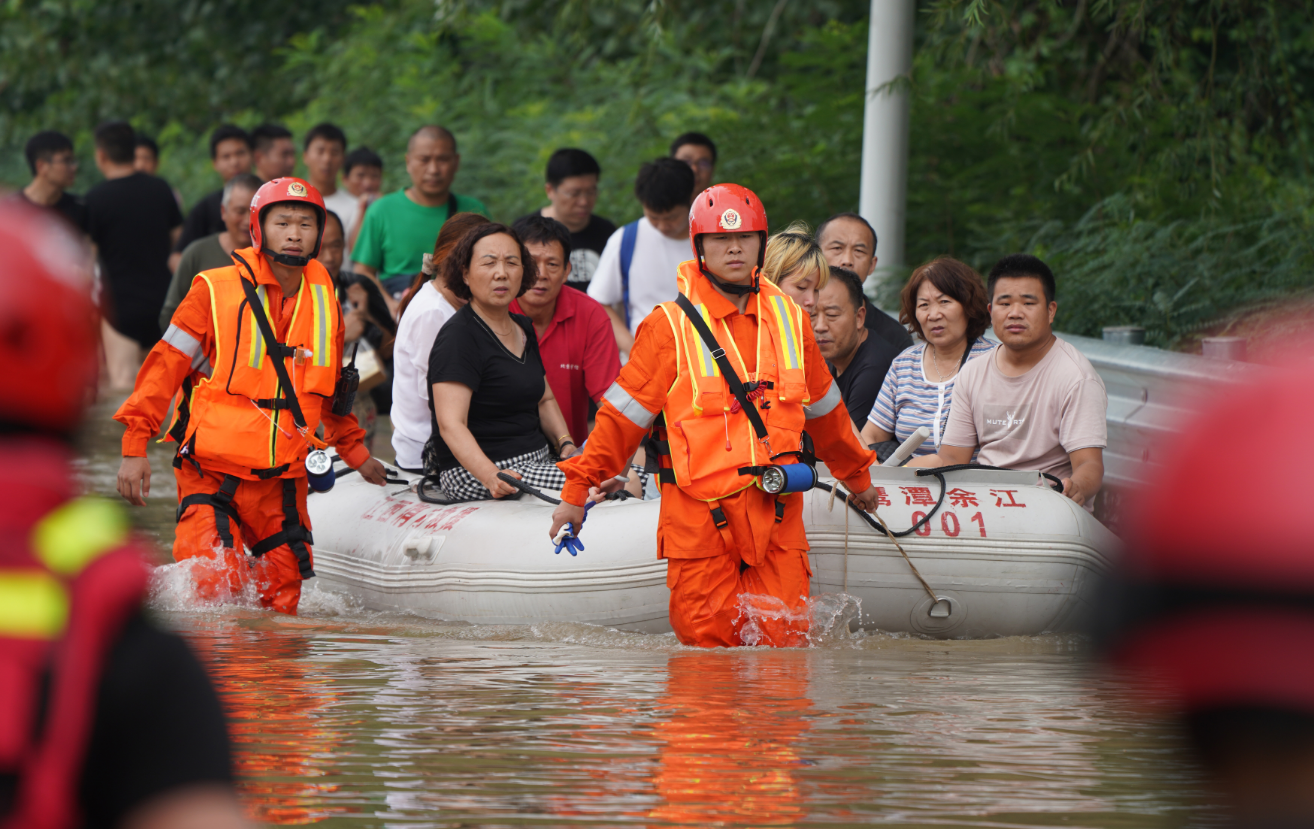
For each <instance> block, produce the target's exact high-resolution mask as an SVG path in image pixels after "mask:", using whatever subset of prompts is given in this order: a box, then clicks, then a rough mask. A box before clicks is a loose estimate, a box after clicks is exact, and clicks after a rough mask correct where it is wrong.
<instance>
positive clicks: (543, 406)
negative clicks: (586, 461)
mask: <svg viewBox="0 0 1314 829" xmlns="http://www.w3.org/2000/svg"><path fill="white" fill-rule="evenodd" d="M538 422H539V423H541V424H542V428H543V434H544V435H546V436H547V439H548V440H549V441H551V442H552V444H553V447H554V448H555V449H556V450H557V454H558V455H560V456H561V459H562V460H565V459H566V458H573V457H575V456H576V455H578V454H579V447H578V446H576V445H575V439H574V438H572V437H571V436H570V427H569V426H567V425H566V416H565V415H563V414H562V413H561V407H560V406H558V405H557V398H556V396H555V395H553V394H552V386H550V385H549V384H547V383H546V382H545V383H544V384H543V397H542V399H541V400H539V401H538ZM562 435H564V436H565V437H564V439H563V440H562V441H560V442H558V441H557V438H559V437H561V436H562Z"/></svg>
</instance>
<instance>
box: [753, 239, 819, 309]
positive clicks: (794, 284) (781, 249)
mask: <svg viewBox="0 0 1314 829" xmlns="http://www.w3.org/2000/svg"><path fill="white" fill-rule="evenodd" d="M762 274H763V275H764V276H766V278H767V279H769V280H771V281H772V282H774V283H776V284H777V285H779V286H780V290H782V291H784V292H785V293H786V294H788V295H789V296H790V297H791V298H792V299H793V300H794V302H796V303H798V307H800V308H802V309H803V310H804V311H807V312H808V314H809V315H812V314H815V313H816V310H817V295H818V294H819V293H820V292H821V289H822V288H824V287H826V281H827V280H828V279H830V266H828V265H827V264H826V257H825V256H824V255H823V254H822V253H821V248H820V247H818V246H817V243H816V240H814V239H813V238H812V232H811V230H809V229H808V226H807V225H805V224H803V223H802V222H794V223H793V224H792V225H790V226H789V227H787V228H785V229H784V230H783V231H781V232H780V233H777V234H776V235H775V236H772V237H771V238H770V239H768V240H767V246H766V256H765V257H764V260H763V263H762Z"/></svg>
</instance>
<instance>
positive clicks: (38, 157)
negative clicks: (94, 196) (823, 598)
mask: <svg viewBox="0 0 1314 829" xmlns="http://www.w3.org/2000/svg"><path fill="white" fill-rule="evenodd" d="M23 150H24V152H23V154H24V155H25V156H26V157H27V166H28V169H30V170H31V171H32V183H31V184H29V185H27V186H26V187H24V188H23V189H22V190H19V191H18V197H19V198H21V199H23V200H24V201H28V202H31V203H32V204H35V205H38V206H40V207H45V208H49V209H50V210H53V211H55V212H56V213H58V214H59V215H61V216H63V217H64V218H65V219H67V220H68V221H69V223H70V224H71V225H73V226H74V227H76V228H77V229H78V231H79V232H85V231H86V225H87V215H86V211H87V209H86V206H85V205H83V203H82V199H80V198H78V197H77V196H75V195H73V194H72V193H70V192H68V188H70V187H72V186H73V182H74V180H76V179H77V177H78V159H77V156H75V155H73V142H72V141H70V140H69V137H68V136H67V135H65V134H64V133H62V132H55V131H54V130H45V131H43V132H39V133H37V134H36V135H34V136H32V137H31V138H29V139H28V141H27V146H26V147H24V148H23Z"/></svg>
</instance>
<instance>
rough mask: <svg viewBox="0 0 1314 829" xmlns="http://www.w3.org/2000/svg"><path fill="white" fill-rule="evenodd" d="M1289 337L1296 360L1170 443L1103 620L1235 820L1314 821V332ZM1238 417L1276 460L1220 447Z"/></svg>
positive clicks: (1196, 418) (1104, 637)
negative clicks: (1275, 439) (1291, 474)
mask: <svg viewBox="0 0 1314 829" xmlns="http://www.w3.org/2000/svg"><path fill="white" fill-rule="evenodd" d="M1288 345H1289V346H1294V348H1292V350H1293V351H1295V352H1296V353H1297V354H1298V355H1299V356H1298V357H1297V358H1296V359H1294V360H1290V359H1289V360H1288V361H1286V362H1285V363H1283V364H1282V365H1281V366H1280V367H1278V368H1274V369H1263V370H1262V374H1261V376H1260V377H1259V378H1257V379H1256V380H1254V381H1253V382H1251V383H1249V384H1248V385H1246V386H1243V387H1239V388H1237V389H1235V390H1234V391H1233V392H1232V393H1230V394H1228V395H1227V396H1226V397H1225V398H1222V399H1218V400H1214V401H1211V402H1210V403H1209V404H1207V405H1206V406H1205V407H1204V410H1203V411H1202V413H1200V414H1197V415H1193V416H1192V417H1191V418H1190V420H1189V422H1188V423H1187V424H1186V425H1185V430H1184V433H1183V434H1182V435H1181V436H1180V438H1179V439H1178V440H1176V441H1174V444H1173V446H1172V447H1171V448H1170V451H1169V453H1168V454H1167V455H1166V456H1165V460H1164V462H1163V466H1162V467H1161V472H1160V473H1159V474H1157V475H1156V476H1155V477H1154V479H1153V480H1152V481H1151V482H1150V483H1149V484H1148V485H1147V486H1146V487H1145V488H1144V491H1143V492H1142V493H1140V495H1139V497H1138V498H1137V499H1136V503H1135V508H1134V514H1133V515H1132V516H1130V517H1129V518H1128V521H1127V533H1126V539H1127V546H1128V549H1127V551H1126V555H1125V557H1124V558H1123V559H1122V561H1121V563H1120V566H1119V567H1118V569H1117V571H1116V573H1115V576H1114V578H1113V579H1112V581H1111V584H1110V587H1109V589H1108V591H1107V594H1106V595H1105V596H1104V597H1103V598H1104V601H1103V602H1102V606H1103V610H1104V612H1103V618H1102V622H1103V623H1102V625H1101V627H1100V629H1099V633H1100V638H1101V641H1102V645H1103V649H1104V653H1105V655H1106V657H1107V659H1108V660H1109V662H1110V664H1112V665H1113V666H1116V667H1117V668H1119V669H1120V670H1122V671H1125V672H1126V673H1127V674H1129V675H1130V676H1131V677H1132V678H1133V679H1134V680H1135V681H1136V682H1137V683H1138V684H1139V685H1141V686H1142V687H1143V689H1144V696H1145V697H1146V698H1149V699H1152V700H1155V707H1154V708H1153V709H1152V711H1151V713H1152V714H1153V715H1155V716H1165V717H1170V718H1173V719H1175V720H1177V721H1178V722H1179V723H1181V724H1182V725H1183V726H1184V729H1185V732H1186V735H1187V738H1188V740H1189V743H1190V746H1191V748H1192V750H1193V752H1194V756H1195V757H1196V758H1197V759H1198V761H1199V762H1200V763H1201V765H1202V766H1203V768H1204V770H1205V772H1206V774H1207V775H1208V778H1209V785H1210V789H1211V790H1212V791H1213V792H1214V793H1215V794H1216V796H1217V799H1218V800H1219V801H1221V803H1222V805H1223V806H1224V807H1225V809H1226V811H1227V812H1228V813H1229V815H1230V819H1231V820H1232V822H1233V823H1234V825H1236V826H1240V827H1297V826H1311V825H1314V660H1312V659H1311V658H1310V654H1311V653H1312V652H1314V609H1312V608H1314V542H1312V541H1311V538H1314V518H1312V517H1311V512H1310V509H1309V505H1308V503H1307V499H1306V497H1305V495H1304V490H1303V487H1302V486H1301V485H1300V484H1299V480H1298V476H1299V474H1300V472H1299V471H1301V470H1305V469H1309V468H1310V466H1311V465H1312V464H1314V438H1311V436H1310V434H1309V430H1308V425H1309V417H1310V411H1311V409H1314V363H1311V361H1310V355H1311V354H1314V342H1311V341H1309V340H1304V341H1300V340H1295V341H1292V342H1289V343H1288ZM1239 425H1240V426H1242V428H1244V430H1245V433H1246V434H1250V435H1272V436H1279V435H1280V436H1282V437H1283V455H1282V464H1281V465H1280V468H1275V467H1271V466H1264V465H1261V464H1258V463H1256V462H1255V458H1254V457H1253V456H1252V455H1250V454H1249V453H1245V452H1233V451H1227V452H1221V453H1220V452H1219V451H1218V450H1219V442H1218V438H1219V436H1221V435H1226V434H1235V433H1236V430H1237V428H1238V426H1239ZM1282 470H1294V471H1296V472H1295V474H1296V476H1297V478H1296V480H1288V479H1287V475H1286V473H1285V472H1284V471H1282ZM1203 482H1212V483H1209V484H1204V483H1203Z"/></svg>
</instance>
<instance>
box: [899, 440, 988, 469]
mask: <svg viewBox="0 0 1314 829" xmlns="http://www.w3.org/2000/svg"><path fill="white" fill-rule="evenodd" d="M975 448H976V447H974V446H950V445H949V444H947V443H942V444H940V451H939V452H936V453H935V454H934V455H922V456H921V457H920V458H913V459H912V460H910V461H908V463H906V464H904V465H905V466H918V467H923V468H931V467H938V466H958V465H959V464H964V463H971V462H972V452H973V451H974V450H975Z"/></svg>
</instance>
